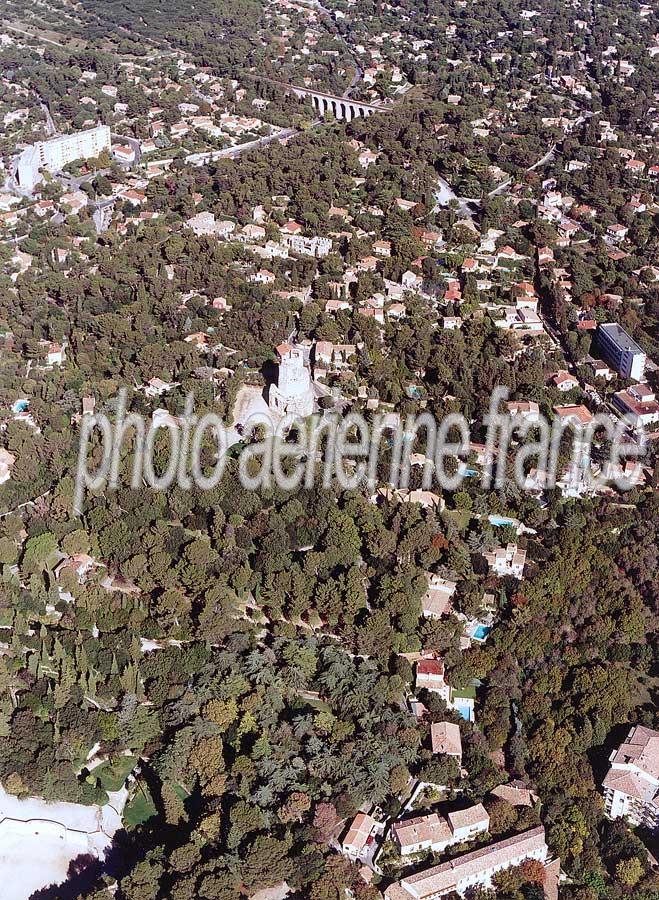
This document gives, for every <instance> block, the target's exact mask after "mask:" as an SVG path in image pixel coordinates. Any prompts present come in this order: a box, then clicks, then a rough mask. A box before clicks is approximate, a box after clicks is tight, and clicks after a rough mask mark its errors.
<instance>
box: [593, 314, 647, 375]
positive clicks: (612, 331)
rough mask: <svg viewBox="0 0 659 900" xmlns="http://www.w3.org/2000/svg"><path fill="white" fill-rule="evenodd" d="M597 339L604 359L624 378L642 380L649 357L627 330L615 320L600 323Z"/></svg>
mask: <svg viewBox="0 0 659 900" xmlns="http://www.w3.org/2000/svg"><path fill="white" fill-rule="evenodd" d="M597 341H598V346H599V352H600V355H601V357H602V359H603V360H604V361H605V362H607V363H609V365H610V366H612V367H613V368H614V369H615V370H616V372H617V373H618V374H619V375H621V376H622V377H623V378H630V379H632V380H633V381H640V380H641V378H642V377H643V373H644V372H645V363H646V361H647V357H646V355H645V352H644V351H643V350H642V349H641V347H639V345H638V344H637V343H636V341H635V340H633V339H632V338H631V337H630V336H629V335H628V334H627V332H626V331H625V329H624V328H621V327H620V325H618V324H617V323H615V322H609V323H607V324H605V325H600V326H599V328H598V329H597Z"/></svg>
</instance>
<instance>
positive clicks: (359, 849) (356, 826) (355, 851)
mask: <svg viewBox="0 0 659 900" xmlns="http://www.w3.org/2000/svg"><path fill="white" fill-rule="evenodd" d="M377 828H378V823H377V821H376V820H375V819H374V818H373V817H372V816H369V815H368V814H367V813H363V812H359V813H357V815H356V816H355V818H354V819H353V820H352V823H351V824H350V827H349V829H348V831H347V833H346V835H345V837H344V838H343V840H342V841H341V850H342V851H343V853H344V854H345V855H346V856H347V857H348V859H351V860H353V861H355V860H358V859H360V858H361V857H362V856H363V855H364V852H365V850H366V848H367V846H368V844H369V841H370V840H371V838H372V837H373V835H374V833H375V831H376V829H377Z"/></svg>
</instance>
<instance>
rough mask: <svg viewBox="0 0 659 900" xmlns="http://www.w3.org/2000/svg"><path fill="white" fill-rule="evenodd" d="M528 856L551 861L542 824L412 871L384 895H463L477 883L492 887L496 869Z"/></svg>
mask: <svg viewBox="0 0 659 900" xmlns="http://www.w3.org/2000/svg"><path fill="white" fill-rule="evenodd" d="M529 859H535V860H538V862H541V863H543V864H545V865H547V864H548V862H549V849H548V847H547V843H546V841H545V829H544V828H543V827H542V825H540V826H538V827H537V828H531V829H530V830H529V831H524V832H522V834H517V835H515V836H514V837H511V838H507V839H506V840H503V841H497V843H495V844H490V845H489V846H488V847H483V848H482V849H480V850H473V851H472V852H471V853H467V854H465V855H464V856H459V857H457V858H456V859H452V860H449V861H448V862H445V863H441V865H439V866H433V867H432V868H430V869H426V870H425V871H422V872H417V873H416V874H414V875H409V876H407V878H403V879H401V881H398V882H396V883H395V884H392V885H391V886H390V887H388V888H387V889H386V891H385V892H384V896H385V898H386V900H410V898H412V900H437V898H439V897H444V896H446V894H450V893H452V892H453V891H455V892H456V893H457V894H459V895H460V896H463V895H464V894H466V893H467V891H469V890H470V889H473V888H476V887H483V888H490V887H492V879H493V878H494V876H495V875H496V874H497V872H502V871H503V870H504V869H510V868H512V867H513V866H519V865H521V864H522V863H523V862H525V861H526V860H529Z"/></svg>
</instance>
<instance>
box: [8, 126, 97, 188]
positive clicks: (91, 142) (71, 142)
mask: <svg viewBox="0 0 659 900" xmlns="http://www.w3.org/2000/svg"><path fill="white" fill-rule="evenodd" d="M111 145H112V142H111V139H110V128H109V126H107V125H97V126H96V127H95V128H89V129H87V130H86V131H76V132H74V133H73V134H62V135H60V136H59V137H56V138H52V139H51V140H49V141H37V143H36V144H31V145H30V146H29V147H26V148H25V150H23V152H22V153H21V155H20V157H19V158H18V162H17V166H16V177H17V180H18V184H19V185H20V186H21V187H22V188H25V189H26V190H28V191H31V190H32V189H33V188H34V186H35V185H36V184H38V183H39V182H40V181H41V180H42V179H41V174H40V173H41V170H42V169H45V170H46V171H47V172H59V171H60V170H61V169H63V168H64V166H66V165H67V164H68V163H71V162H73V161H74V160H76V159H94V158H95V157H97V156H99V155H100V154H101V153H102V152H103V151H104V150H110V148H111Z"/></svg>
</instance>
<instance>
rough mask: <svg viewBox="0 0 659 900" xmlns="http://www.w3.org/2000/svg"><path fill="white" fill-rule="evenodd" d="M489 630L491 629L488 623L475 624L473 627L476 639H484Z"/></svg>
mask: <svg viewBox="0 0 659 900" xmlns="http://www.w3.org/2000/svg"><path fill="white" fill-rule="evenodd" d="M491 631H492V629H491V627H490V626H489V625H477V626H476V627H475V628H474V637H475V638H476V640H477V641H484V640H485V638H486V637H487V636H488V634H489V633H490V632H491Z"/></svg>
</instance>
